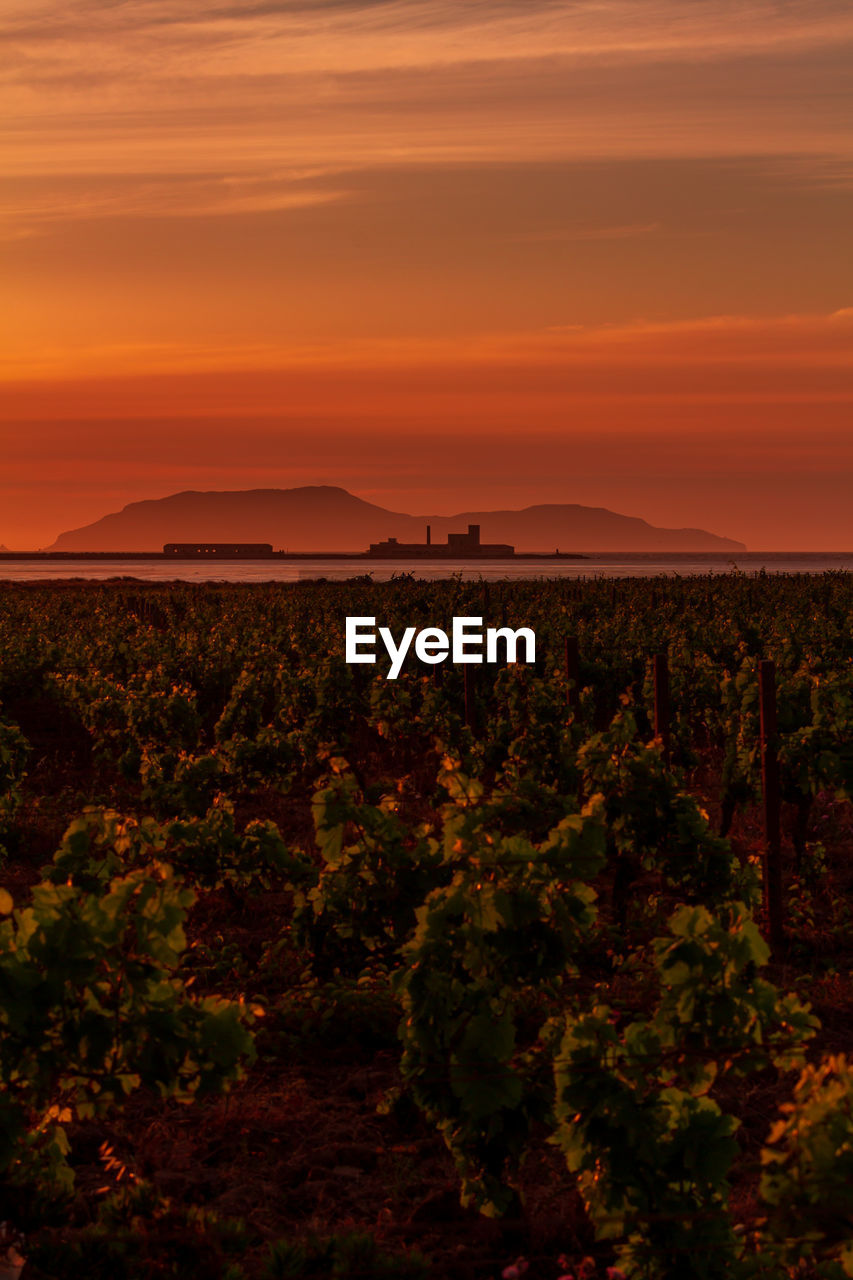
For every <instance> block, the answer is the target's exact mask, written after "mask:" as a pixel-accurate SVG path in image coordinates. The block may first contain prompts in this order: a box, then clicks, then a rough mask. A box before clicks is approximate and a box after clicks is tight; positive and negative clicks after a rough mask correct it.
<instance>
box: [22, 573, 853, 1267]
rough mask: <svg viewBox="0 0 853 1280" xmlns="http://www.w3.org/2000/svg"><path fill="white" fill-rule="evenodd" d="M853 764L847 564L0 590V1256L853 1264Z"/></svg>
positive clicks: (273, 1262) (215, 1262)
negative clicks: (503, 629) (485, 651)
mask: <svg viewBox="0 0 853 1280" xmlns="http://www.w3.org/2000/svg"><path fill="white" fill-rule="evenodd" d="M347 615H359V616H374V617H375V618H376V620H377V624H378V625H386V626H388V627H389V628H391V630H392V631H393V632H394V633H395V635H396V634H399V633H400V632H402V630H403V629H404V627H406V626H417V627H425V626H441V627H445V628H446V629H449V626H450V620H451V618H452V617H454V616H462V615H465V616H472V615H473V616H481V617H483V618H484V619H485V621H486V623H487V624H490V625H494V626H499V625H508V626H512V627H521V626H529V627H532V628H534V630H535V632H536V636H537V654H536V659H537V660H536V662H535V663H534V664H529V665H528V664H525V663H519V664H517V665H503V666H498V667H486V666H484V667H481V668H472V667H469V668H468V669H467V671H468V679H467V680H466V679H465V669H463V668H462V667H460V666H457V667H454V666H453V665H452V664H451V663H444V664H441V665H440V666H436V667H434V668H428V667H426V666H424V665H422V664H421V663H420V662H418V661H417V660H416V659H415V657H414V655H411V656H410V657H409V658H408V659H407V660H406V664H405V666H404V669H403V671H402V673H401V675H400V678H399V679H397V680H396V681H390V680H387V679H385V672H386V671H387V669H388V662H387V659H384V660H382V659H380V661H379V662H378V663H377V665H375V666H370V665H357V666H348V665H347V664H346V663H345V661H344V623H345V618H346V616H347ZM567 637H568V638H570V644H569V646H568V662H567V645H566V640H567ZM575 642H576V644H575ZM655 654H658V655H666V659H667V667H668V673H669V699H668V708H667V713H666V725H665V729H666V733H665V735H664V736H661V734H658V735H657V736H656V734H655V714H654V679H653V677H654V665H655V664H654V655H655ZM768 659H769V660H772V661H773V663H775V678H776V685H777V691H778V732H777V733H776V734H775V735H774V737H773V741H772V743H770V744H769V745H770V746H771V747H772V748H773V750H774V751H775V755H776V758H777V760H778V770H779V787H780V793H781V801H782V842H781V878H782V902H781V906H782V922H781V923H782V926H783V928H784V936H779V937H778V938H774V940H773V941H774V945H773V949H772V952H771V949H770V947H769V945H767V943H766V942H765V941H764V938H765V937H767V936H769V935H768V928H767V925H768V921H767V919H766V916H765V911H764V903H763V895H762V864H763V856H764V851H765V833H764V827H763V821H762V813H763V809H762V774H761V752H760V736H761V735H760V726H759V682H758V667H759V663H760V662H761V660H768ZM659 662H660V659H659ZM570 677H571V678H570ZM659 713H660V708H659ZM658 728H659V729H660V728H661V725H660V719H659V722H658ZM851 795H853V582H851V580H850V578H849V577H848V576H847V575H844V574H826V575H822V576H809V577H806V576H796V577H795V576H790V577H789V576H764V575H760V576H755V577H747V576H744V575H741V574H738V573H732V574H729V575H725V576H716V577H703V578H689V579H677V578H675V579H647V580H641V579H625V580H621V581H618V582H615V583H614V582H610V581H608V582H604V581H590V582H583V583H570V582H527V583H524V582H522V583H513V584H495V583H492V584H489V585H485V584H479V583H477V584H474V583H464V582H461V581H457V580H451V581H449V582H443V583H429V584H427V583H423V582H417V581H415V580H412V579H409V578H407V577H401V578H400V579H399V580H396V581H392V582H391V583H388V584H382V585H379V584H374V583H371V582H370V581H369V580H354V581H351V582H346V583H324V582H317V583H309V582H306V583H300V584H296V585H260V586H250V585H227V586H225V585H205V586H190V585H182V584H175V585H171V586H159V585H158V586H150V587H149V586H143V585H142V584H140V583H138V582H133V581H125V580H123V581H117V582H111V583H107V584H95V583H83V582H78V583H70V584H50V585H38V586H37V585H27V584H20V585H15V586H10V585H2V586H0V1197H2V1205H3V1208H2V1210H0V1218H1V1219H3V1220H4V1225H3V1226H2V1228H0V1274H2V1264H3V1259H4V1258H5V1262H6V1266H7V1269H8V1274H10V1275H16V1274H18V1270H17V1269H18V1267H19V1266H20V1264H21V1262H22V1261H24V1262H25V1266H24V1269H23V1271H21V1272H20V1274H21V1280H45V1278H46V1277H50V1278H51V1280H54V1278H55V1280H64V1278H65V1277H72V1276H74V1277H78V1276H79V1277H81V1278H82V1277H86V1280H123V1278H125V1277H127V1278H131V1277H132V1278H133V1280H142V1278H145V1280H149V1278H153V1277H165V1276H175V1277H203V1278H205V1280H208V1278H209V1280H225V1278H226V1277H227V1278H228V1280H240V1278H243V1277H245V1278H252V1280H255V1278H259V1277H265V1278H267V1280H275V1278H281V1280H283V1278H285V1277H292V1278H299V1277H341V1278H344V1280H356V1278H357V1277H358V1278H360V1280H371V1278H372V1277H385V1278H386V1280H392V1278H394V1280H415V1278H416V1277H428V1276H435V1277H440V1278H445V1277H446V1278H447V1280H464V1278H466V1277H471V1278H472V1280H473V1278H477V1280H479V1278H482V1280H487V1278H491V1277H496V1278H497V1277H501V1276H503V1277H506V1278H507V1280H516V1278H517V1277H520V1276H522V1275H526V1277H527V1280H557V1278H558V1277H561V1276H562V1277H566V1276H573V1277H575V1278H576V1280H580V1277H585V1280H592V1278H593V1277H602V1280H603V1278H604V1277H606V1276H611V1277H619V1276H620V1275H621V1276H626V1277H643V1278H648V1280H716V1278H717V1277H719V1278H720V1280H722V1278H723V1277H744V1280H746V1278H747V1277H766V1280H781V1278H782V1277H786V1276H793V1275H797V1276H803V1277H808V1276H818V1275H819V1276H822V1277H827V1278H828V1280H832V1278H834V1277H843V1276H853V1061H851V1063H850V1064H848V1062H847V1060H846V1058H845V1056H844V1055H845V1053H847V1052H849V1051H853V982H852V981H851V975H850V962H851V956H853V924H851V910H850V902H851V897H850V895H851V886H853V811H851V806H850V799H851ZM775 932H777V933H778V926H777V929H776V930H775Z"/></svg>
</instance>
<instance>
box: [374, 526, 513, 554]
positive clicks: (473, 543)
mask: <svg viewBox="0 0 853 1280" xmlns="http://www.w3.org/2000/svg"><path fill="white" fill-rule="evenodd" d="M366 554H367V555H368V556H371V557H374V558H376V559H383V560H396V559H401V560H402V559H409V558H411V557H413V556H414V557H420V558H421V559H425V558H426V557H436V558H441V557H446V558H448V559H461V560H469V559H504V558H505V557H507V556H514V555H515V547H511V546H509V544H508V543H506V542H481V541H480V526H479V525H478V524H469V525H468V532H467V533H449V534H448V535H447V542H445V543H441V542H433V540H432V529H431V528H430V526H429V525H427V528H426V542H398V541H397V539H396V538H386V539H385V541H384V542H371V544H370V549H369V550H368V551H367V553H366Z"/></svg>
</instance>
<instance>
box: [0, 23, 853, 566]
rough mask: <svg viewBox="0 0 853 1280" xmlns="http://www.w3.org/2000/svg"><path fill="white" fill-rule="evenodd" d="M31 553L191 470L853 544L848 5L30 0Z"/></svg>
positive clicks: (10, 407)
mask: <svg viewBox="0 0 853 1280" xmlns="http://www.w3.org/2000/svg"><path fill="white" fill-rule="evenodd" d="M0 41H1V42H2V44H1V45H0V48H2V55H0V175H2V178H0V258H2V262H0V288H2V291H3V307H2V309H0V336H1V337H2V342H0V543H5V544H6V545H8V546H12V547H26V546H38V545H46V544H48V543H50V542H51V541H52V540H53V539H54V538H55V537H56V535H57V534H58V533H59V532H61V531H62V530H63V529H67V528H71V527H74V526H76V525H80V524H84V523H88V522H89V521H91V520H93V519H96V518H97V517H98V516H100V515H102V514H105V513H106V512H107V511H111V510H116V509H117V508H118V507H120V506H122V505H124V503H125V502H128V501H131V500H134V499H137V498H141V497H157V496H162V495H165V494H167V493H171V492H174V491H176V490H179V489H187V488H205V489H210V488H236V487H240V488H246V487H254V486H265V487H269V486H271V485H279V484H280V485H282V486H289V485H293V484H301V483H323V482H325V483H332V484H342V485H345V486H346V487H348V488H351V489H352V490H353V491H355V492H357V493H359V494H361V495H363V496H365V497H368V498H370V499H371V500H373V501H377V502H380V503H383V504H384V505H387V506H389V507H392V508H397V509H404V510H410V511H414V512H421V511H435V512H442V511H444V512H452V511H454V510H459V509H461V508H466V507H467V508H471V507H484V506H490V505H495V506H497V505H501V506H523V505H526V504H529V503H532V502H536V501H547V502H558V501H567V502H587V503H589V504H590V505H603V506H610V507H612V508H614V509H617V510H620V511H623V512H625V513H626V514H630V515H639V516H643V517H644V518H646V519H648V520H651V521H652V522H654V523H657V524H675V525H679V524H689V525H694V526H696V525H699V526H703V527H706V528H709V529H712V530H713V531H715V532H718V533H723V534H727V535H729V536H731V537H735V538H739V539H741V540H743V541H746V542H747V543H748V545H749V546H750V547H754V548H771V547H778V548H794V547H796V548H802V549H808V548H815V549H828V548H832V547H837V548H843V549H850V548H853V503H851V502H850V499H849V493H850V492H853V412H851V409H853V406H851V398H853V387H851V378H850V372H851V368H850V353H851V338H853V288H851V274H852V273H853V251H851V249H853V246H851V232H850V228H851V226H853V167H851V156H853V90H851V80H850V75H849V68H850V65H851V57H853V9H851V7H850V5H849V4H848V3H847V0H786V3H784V4H779V3H771V2H769V0H768V2H767V3H755V2H753V0H691V3H685V0H595V2H592V0H577V2H575V3H563V2H559V0H525V3H523V4H522V3H518V0H369V2H364V0H361V2H357V0H314V3H298V2H297V0H241V2H240V3H237V2H236V0H230V2H229V0H221V2H219V3H217V2H216V0H213V2H212V3H209V4H205V5H199V4H198V3H197V0H192V2H191V0H126V2H125V3H122V4H109V3H105V2H104V0H77V2H76V3H72V4H69V3H67V0H64V2H63V3H60V2H59V0H5V3H4V5H3V14H2V17H0Z"/></svg>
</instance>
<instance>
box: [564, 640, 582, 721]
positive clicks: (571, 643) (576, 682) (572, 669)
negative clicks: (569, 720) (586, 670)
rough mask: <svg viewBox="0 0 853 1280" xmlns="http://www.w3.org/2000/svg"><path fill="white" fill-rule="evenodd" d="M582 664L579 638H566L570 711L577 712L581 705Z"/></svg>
mask: <svg viewBox="0 0 853 1280" xmlns="http://www.w3.org/2000/svg"><path fill="white" fill-rule="evenodd" d="M580 668H581V664H580V651H579V649H578V638H577V636H566V684H567V685H568V694H567V700H568V704H569V710H570V711H571V712H575V711H577V709H578V707H579V705H580V692H581V669H580Z"/></svg>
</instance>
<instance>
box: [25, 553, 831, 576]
mask: <svg viewBox="0 0 853 1280" xmlns="http://www.w3.org/2000/svg"><path fill="white" fill-rule="evenodd" d="M828 569H833V570H836V571H839V570H844V571H845V572H848V573H850V572H853V551H828V552H821V551H749V552H741V553H739V554H738V553H737V552H728V553H723V554H719V553H716V552H684V551H682V552H673V553H669V554H663V553H659V552H651V551H650V552H640V551H634V552H600V553H596V554H590V555H588V556H587V557H586V559H584V560H563V561H558V560H553V561H552V560H541V561H537V560H520V561H518V560H488V561H483V562H482V563H477V564H472V563H471V561H470V560H469V561H464V562H463V561H451V560H441V561H437V560H435V561H428V560H427V561H424V560H417V561H415V562H413V563H406V562H405V561H396V562H389V561H384V562H383V561H372V562H371V561H364V562H360V561H357V560H356V561H353V560H279V561H273V562H272V563H270V562H269V561H264V560H229V561H226V562H222V561H220V562H219V563H218V564H216V565H211V564H209V563H203V562H199V563H195V562H194V561H188V560H185V561H182V562H180V563H178V564H173V563H172V564H169V563H164V562H163V561H161V560H151V561H145V560H141V561H139V560H138V561H127V560H94V561H93V560H38V559H33V560H0V581H7V582H22V581H28V582H32V581H47V580H50V579H60V578H61V579H65V580H67V579H69V578H87V579H91V580H97V581H105V580H106V579H109V578H113V579H115V578H125V579H137V580H139V581H143V582H175V581H181V582H298V581H300V580H301V579H304V578H326V579H328V580H329V581H339V580H342V579H344V578H352V577H355V576H359V575H361V574H365V573H367V574H369V575H370V576H371V577H372V578H374V579H375V580H376V581H377V582H386V581H387V580H388V579H389V578H391V577H393V576H394V575H395V574H400V573H406V572H412V573H414V575H415V576H416V577H417V578H425V579H435V578H449V577H450V576H451V575H454V574H461V576H462V577H463V578H465V579H473V580H477V579H480V578H487V579H491V580H496V579H500V578H504V579H506V578H584V577H586V578H594V577H606V578H624V577H631V578H646V577H654V576H655V575H657V574H667V575H669V576H675V575H685V574H698V573H731V572H732V571H734V570H738V571H740V572H741V573H760V572H761V571H762V570H764V571H765V572H767V573H823V572H825V571H826V570H828Z"/></svg>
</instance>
